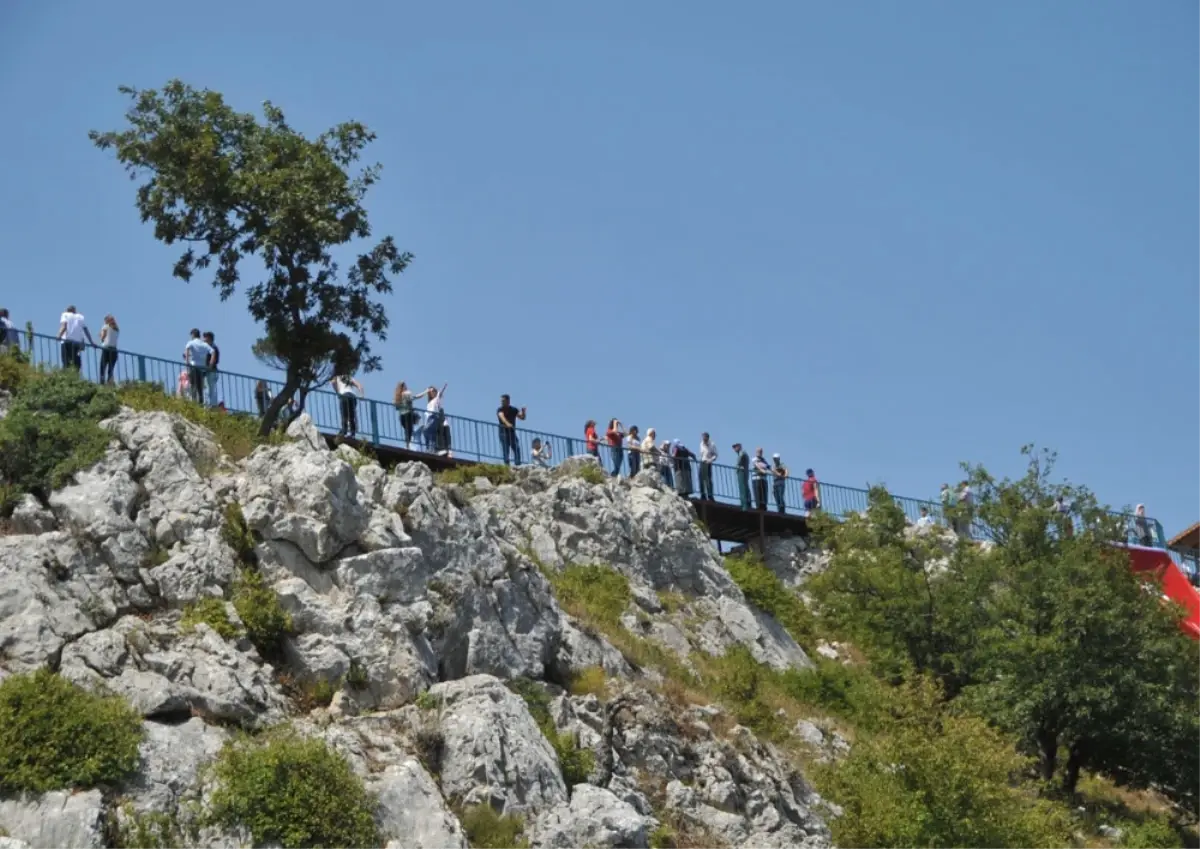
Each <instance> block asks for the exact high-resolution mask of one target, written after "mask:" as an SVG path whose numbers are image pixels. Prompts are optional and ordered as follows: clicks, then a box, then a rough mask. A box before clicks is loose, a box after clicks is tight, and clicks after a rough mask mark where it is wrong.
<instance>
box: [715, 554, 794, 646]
mask: <svg viewBox="0 0 1200 849" xmlns="http://www.w3.org/2000/svg"><path fill="white" fill-rule="evenodd" d="M725 569H726V570H727V571H728V572H729V577H731V578H733V582H734V583H735V584H737V585H738V589H740V590H741V591H742V594H743V595H745V596H746V600H747V601H749V602H750V603H751V604H753V605H754V606H755V607H757V608H758V609H759V610H761V611H763V612H764V613H769V614H770V615H771V616H773V617H775V621H777V622H778V623H779V624H780V625H782V626H783V627H784V628H786V629H787V631H788V633H789V634H791V635H792V639H794V640H795V641H796V642H797V643H799V644H800V645H801V646H807V647H810V648H811V647H812V645H813V643H814V642H815V640H814V634H815V624H814V619H813V616H812V614H811V613H810V612H809V610H808V608H807V607H806V606H805V605H804V602H803V601H802V600H801V599H800V595H799V594H798V593H796V592H795V591H794V590H790V589H788V588H787V587H785V586H784V585H783V581H781V580H779V577H778V576H777V575H776V574H775V573H774V572H772V571H771V569H770V567H768V566H767V565H766V564H765V563H763V561H762V558H761V557H759V556H758V555H757V554H754V553H753V552H746V553H742V554H731V555H730V556H728V557H726V558H725Z"/></svg>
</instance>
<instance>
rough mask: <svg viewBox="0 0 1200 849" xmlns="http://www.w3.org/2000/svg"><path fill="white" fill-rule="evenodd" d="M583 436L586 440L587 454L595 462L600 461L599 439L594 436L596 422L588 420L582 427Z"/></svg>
mask: <svg viewBox="0 0 1200 849" xmlns="http://www.w3.org/2000/svg"><path fill="white" fill-rule="evenodd" d="M583 436H584V438H585V439H587V453H589V454H591V455H592V456H593V457H595V458H596V459H597V460H599V459H600V437H599V436H597V435H596V420H595V419H588V420H587V424H585V425H584V426H583Z"/></svg>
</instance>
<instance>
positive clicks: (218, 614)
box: [179, 597, 242, 640]
mask: <svg viewBox="0 0 1200 849" xmlns="http://www.w3.org/2000/svg"><path fill="white" fill-rule="evenodd" d="M201 622H203V623H204V624H205V625H207V626H208V627H210V628H212V629H213V630H214V631H216V632H217V633H218V634H220V635H221V636H222V637H223V638H225V639H226V640H236V639H237V638H238V637H240V636H241V635H242V632H241V629H240V628H238V626H237V625H234V624H233V622H231V621H230V619H229V612H228V611H227V610H226V609H225V599H223V598H211V597H210V598H202V599H200V600H199V601H198V602H196V603H195V604H190V605H188V607H187V609H186V610H184V611H183V619H181V620H180V622H179V630H181V631H182V632H184V633H185V634H186V633H188V632H190V631H193V630H195V628H196V625H197V624H199V623H201Z"/></svg>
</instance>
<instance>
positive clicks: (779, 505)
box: [771, 454, 788, 513]
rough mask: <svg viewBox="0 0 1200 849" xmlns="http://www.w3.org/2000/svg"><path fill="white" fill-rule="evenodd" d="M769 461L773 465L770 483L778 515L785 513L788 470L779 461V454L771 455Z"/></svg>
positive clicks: (781, 461)
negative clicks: (772, 485)
mask: <svg viewBox="0 0 1200 849" xmlns="http://www.w3.org/2000/svg"><path fill="white" fill-rule="evenodd" d="M771 459H772V461H774V463H775V465H774V466H773V467H772V468H771V475H772V476H773V478H774V480H773V481H772V483H773V484H774V490H775V509H776V510H778V511H779V512H780V513H786V512H787V504H786V503H785V498H786V495H787V479H788V468H787V466H785V465H784V464H783V460H781V459H780V457H779V454H773V455H772V456H771Z"/></svg>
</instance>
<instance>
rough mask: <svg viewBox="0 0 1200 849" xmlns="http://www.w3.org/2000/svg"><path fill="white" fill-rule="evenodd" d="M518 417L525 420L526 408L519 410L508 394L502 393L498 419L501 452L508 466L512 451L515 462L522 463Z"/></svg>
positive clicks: (497, 411) (497, 414)
mask: <svg viewBox="0 0 1200 849" xmlns="http://www.w3.org/2000/svg"><path fill="white" fill-rule="evenodd" d="M518 419H520V420H521V421H524V420H525V408H524V407H522V408H521V409H519V410H518V409H517V408H516V407H514V406H513V405H512V401H511V400H510V399H509V397H508V396H507V395H501V396H500V406H499V407H497V408H496V420H497V421H499V422H500V453H501V455H503V457H504V465H506V466H507V465H509V462H508V456H509V453H510V452H511V454H512V457H513V463H515V464H516V465H518V466H519V465H521V443H520V442H519V441H518V440H517V420H518Z"/></svg>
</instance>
